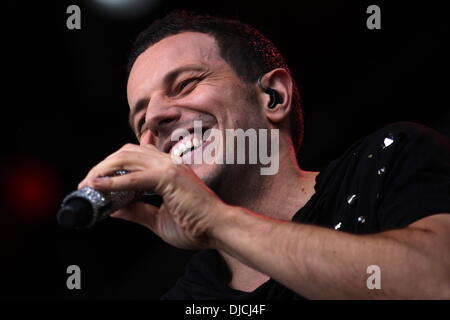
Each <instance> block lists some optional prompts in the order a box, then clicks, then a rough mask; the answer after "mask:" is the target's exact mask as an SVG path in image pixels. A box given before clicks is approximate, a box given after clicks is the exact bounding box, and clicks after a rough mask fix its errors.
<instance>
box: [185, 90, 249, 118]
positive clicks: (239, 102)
mask: <svg viewBox="0 0 450 320" xmlns="http://www.w3.org/2000/svg"><path fill="white" fill-rule="evenodd" d="M189 103H192V105H195V106H198V107H201V109H202V111H204V112H207V113H210V114H212V115H213V116H215V117H216V118H220V120H224V121H230V122H236V121H239V122H241V121H242V120H243V119H247V118H248V116H249V113H250V114H254V113H255V112H256V106H255V105H253V104H252V103H251V102H250V100H249V97H248V95H245V92H244V91H243V89H242V88H240V87H236V86H233V87H225V88H224V87H223V86H222V87H218V86H200V87H198V88H196V92H195V94H194V95H193V96H192V98H190V100H189ZM252 118H254V117H252ZM239 119H240V120H239ZM218 120H219V119H218Z"/></svg>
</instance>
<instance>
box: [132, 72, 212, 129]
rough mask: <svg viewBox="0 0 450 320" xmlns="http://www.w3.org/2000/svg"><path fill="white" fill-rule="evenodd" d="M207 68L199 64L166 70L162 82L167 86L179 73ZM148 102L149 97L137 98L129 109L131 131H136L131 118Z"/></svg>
mask: <svg viewBox="0 0 450 320" xmlns="http://www.w3.org/2000/svg"><path fill="white" fill-rule="evenodd" d="M206 70H207V69H206V68H204V67H202V66H199V65H186V66H182V67H178V68H176V69H174V70H172V71H170V72H168V73H167V74H166V75H165V76H164V78H163V83H164V85H165V86H167V85H168V84H170V83H172V82H173V81H174V80H175V79H176V78H177V77H178V76H179V75H180V74H182V73H184V72H189V71H196V72H200V71H202V72H205V71H206ZM149 102H150V99H148V98H142V99H139V100H138V102H137V103H136V105H135V107H134V109H133V110H130V114H129V116H128V124H129V125H130V127H131V130H133V132H136V131H135V129H136V128H134V124H133V119H134V117H135V115H136V114H137V113H139V112H140V111H142V109H145V108H146V107H147V106H148V103H149Z"/></svg>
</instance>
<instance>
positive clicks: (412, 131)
mask: <svg viewBox="0 0 450 320" xmlns="http://www.w3.org/2000/svg"><path fill="white" fill-rule="evenodd" d="M386 138H387V139H391V138H392V139H394V141H392V143H394V142H396V141H397V140H398V142H400V143H402V144H405V143H411V142H419V143H432V144H434V145H442V147H449V146H450V144H449V143H450V142H449V141H450V139H449V138H448V137H446V136H444V135H443V134H441V133H439V132H438V131H436V130H434V129H432V128H430V127H427V126H425V125H423V124H419V123H415V122H407V121H402V122H394V123H390V124H388V125H386V126H384V127H383V128H381V129H379V130H377V131H375V132H374V133H372V134H370V135H368V136H367V137H366V139H364V140H365V142H366V143H370V142H375V141H374V140H378V141H380V139H381V140H382V141H381V142H382V143H384V142H386V143H391V141H389V140H387V141H384V139H386Z"/></svg>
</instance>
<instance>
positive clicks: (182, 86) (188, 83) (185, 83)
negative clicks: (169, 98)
mask: <svg viewBox="0 0 450 320" xmlns="http://www.w3.org/2000/svg"><path fill="white" fill-rule="evenodd" d="M200 80H201V78H200V77H193V78H189V79H186V80H184V81H181V82H180V84H179V85H178V87H177V89H176V90H175V93H176V94H180V93H182V92H183V91H186V90H185V89H186V88H188V89H189V88H192V84H193V83H195V82H198V81H200Z"/></svg>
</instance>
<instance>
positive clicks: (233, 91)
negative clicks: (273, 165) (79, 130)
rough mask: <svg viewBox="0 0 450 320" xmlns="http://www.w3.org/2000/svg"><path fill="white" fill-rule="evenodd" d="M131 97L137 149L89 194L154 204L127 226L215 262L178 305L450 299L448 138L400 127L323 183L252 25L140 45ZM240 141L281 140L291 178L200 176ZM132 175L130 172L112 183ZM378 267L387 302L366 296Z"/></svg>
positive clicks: (275, 65) (196, 29) (193, 275)
mask: <svg viewBox="0 0 450 320" xmlns="http://www.w3.org/2000/svg"><path fill="white" fill-rule="evenodd" d="M127 94H128V101H129V105H130V124H131V126H132V128H133V130H134V131H135V133H136V136H137V137H138V140H139V145H133V144H128V145H125V146H124V147H123V148H121V149H120V150H118V151H117V152H115V153H113V154H112V155H110V156H109V157H107V158H106V159H105V160H104V161H102V162H101V163H99V164H98V165H97V166H95V167H94V168H93V169H92V170H91V171H90V172H89V174H88V175H87V177H86V178H85V179H84V180H83V181H82V182H81V183H80V185H79V187H82V186H84V185H90V186H92V187H94V188H96V189H99V190H104V191H113V190H154V191H155V192H157V193H159V194H160V195H161V196H162V198H163V200H164V203H163V205H162V206H161V207H160V208H156V207H154V206H151V205H149V204H145V203H140V202H136V203H133V204H131V205H129V206H128V207H126V208H124V209H121V210H120V211H118V212H117V213H115V214H114V215H113V216H114V217H117V218H122V219H126V220H130V221H134V222H136V223H140V224H142V225H144V226H147V227H148V228H149V229H150V230H152V231H153V232H154V233H155V234H157V235H158V236H160V237H161V238H162V239H163V240H164V241H166V242H167V243H169V244H171V245H174V246H176V247H178V248H183V249H203V250H201V251H200V252H199V254H197V255H196V256H194V258H193V259H192V261H191V262H190V263H189V265H188V266H187V268H186V274H185V275H184V276H183V277H182V278H181V279H179V281H178V282H177V284H176V285H175V287H174V288H172V289H171V290H170V291H169V292H168V293H167V294H166V295H165V296H164V297H163V298H164V299H299V298H344V299H345V298H357V299H359V298H388V299H389V298H395V299H398V298H400V299H402V298H440V299H448V298H450V215H449V214H448V213H449V212H450V146H449V141H448V139H447V138H445V137H443V136H442V135H440V134H438V133H437V132H435V131H433V130H432V129H429V128H426V127H424V126H421V125H418V124H413V123H395V124H392V125H390V126H387V127H386V128H383V129H380V130H378V131H377V132H375V133H373V134H371V135H369V136H368V137H366V138H364V139H361V140H359V141H357V142H356V143H355V144H354V145H352V146H351V147H350V148H349V149H348V150H347V151H346V152H345V153H343V155H342V156H341V157H339V158H338V159H336V160H335V161H333V162H332V163H330V164H329V165H328V166H327V167H326V168H325V169H324V170H322V171H321V172H320V173H319V172H307V171H304V170H302V169H301V168H300V167H299V164H298V162H297V158H296V153H297V152H298V150H299V148H300V145H301V141H302V137H303V118H302V113H301V109H300V101H299V95H298V90H297V87H296V85H295V81H294V80H293V78H292V76H291V73H290V71H289V69H288V67H287V65H286V63H285V61H284V59H283V58H282V56H281V55H280V53H279V52H278V50H277V49H276V48H275V47H274V46H273V44H272V43H271V42H270V41H269V40H267V39H266V38H264V37H263V36H262V35H261V34H260V33H259V32H258V31H256V30H255V29H253V28H251V27H249V26H247V25H245V24H242V23H240V22H237V21H231V20H225V19H220V18H215V17H208V16H199V15H193V14H189V13H186V12H181V13H180V12H178V13H172V14H170V15H168V16H166V17H165V18H163V19H161V20H157V21H155V22H154V23H153V24H152V25H151V26H150V27H149V28H148V29H147V30H145V31H144V32H142V33H141V35H140V36H139V37H138V39H137V41H136V44H135V48H134V52H133V54H132V56H131V62H130V74H129V79H128V87H127ZM195 121H201V130H200V132H201V133H202V134H198V133H197V134H196V133H195V130H194V122H195ZM231 129H232V130H243V131H245V130H248V129H267V130H279V131H277V132H279V140H278V141H276V143H278V145H279V149H278V158H279V170H278V172H277V173H276V174H273V175H261V172H260V167H261V164H260V163H257V164H252V163H248V162H247V163H245V164H227V163H226V162H224V163H217V162H214V163H205V162H200V163H192V162H190V163H189V164H187V163H186V162H187V161H186V158H187V157H190V156H193V154H194V153H199V152H200V153H202V152H205V149H206V147H207V145H208V144H209V143H211V140H210V139H209V138H208V135H206V134H203V133H205V132H207V131H208V130H216V132H222V133H224V134H225V131H226V130H231ZM180 130H183V131H184V132H187V133H186V134H184V136H183V137H182V140H181V141H178V139H173V136H174V134H176V133H177V132H178V131H180ZM258 132H259V131H258ZM267 140H268V141H270V139H267ZM263 141H264V139H263ZM272 143H275V142H274V141H270V142H269V143H268V144H269V145H270V144H272ZM218 149H219V150H218V153H219V154H222V155H223V156H224V157H225V156H226V154H229V153H230V152H232V151H235V150H234V148H233V150H229V149H227V148H226V147H224V146H222V147H219V148H218ZM251 152H252V150H251V149H249V148H246V149H245V153H246V156H249V155H250V153H251ZM180 156H181V157H180ZM174 159H178V160H179V161H174ZM179 162H184V163H182V164H180V163H179ZM119 169H126V170H129V171H130V172H131V173H129V174H127V175H123V176H116V177H104V176H106V175H109V174H111V173H112V172H115V171H116V170H119ZM373 265H375V266H378V267H379V270H380V271H381V275H380V276H381V288H375V289H373V287H370V286H368V285H367V278H368V277H369V275H368V274H367V272H366V271H367V269H368V267H369V266H373Z"/></svg>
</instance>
